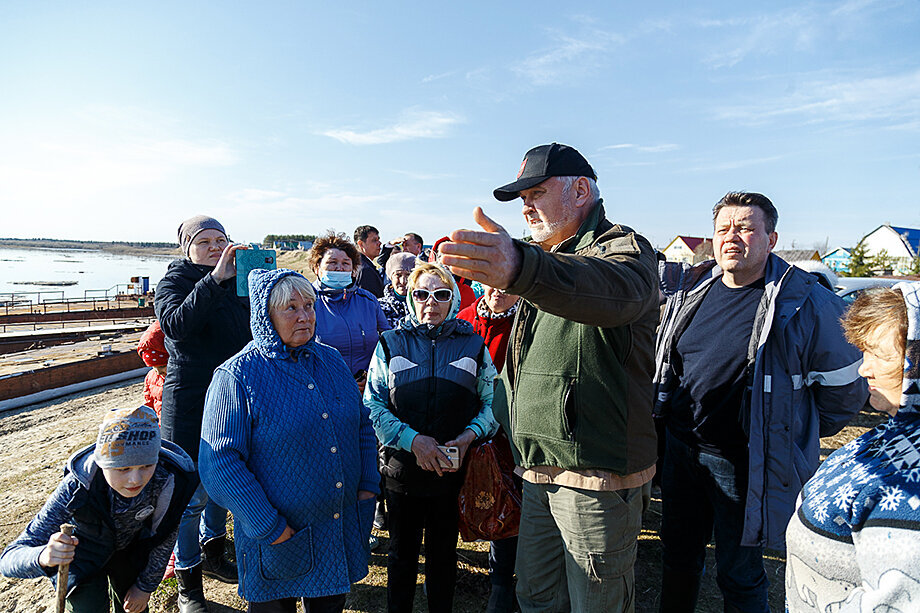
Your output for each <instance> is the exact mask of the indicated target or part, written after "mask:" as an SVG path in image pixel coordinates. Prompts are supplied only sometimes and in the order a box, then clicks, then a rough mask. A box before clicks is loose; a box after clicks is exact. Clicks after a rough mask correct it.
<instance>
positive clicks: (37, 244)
mask: <svg viewBox="0 0 920 613" xmlns="http://www.w3.org/2000/svg"><path fill="white" fill-rule="evenodd" d="M0 247H7V248H9V249H89V250H92V251H105V252H106V253H114V254H116V255H138V256H144V255H148V256H149V255H154V256H172V257H181V256H182V253H181V252H180V251H179V248H178V247H176V246H173V245H169V244H167V243H153V244H145V243H131V242H119V241H112V242H108V243H106V242H102V241H73V240H56V239H45V238H0Z"/></svg>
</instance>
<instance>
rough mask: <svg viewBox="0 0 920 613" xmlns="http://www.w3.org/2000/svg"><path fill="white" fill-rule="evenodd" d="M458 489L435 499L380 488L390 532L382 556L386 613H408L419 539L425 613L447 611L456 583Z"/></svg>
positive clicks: (452, 601)
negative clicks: (422, 548)
mask: <svg viewBox="0 0 920 613" xmlns="http://www.w3.org/2000/svg"><path fill="white" fill-rule="evenodd" d="M458 493H459V484H458V489H457V490H454V489H453V488H452V489H451V491H450V492H448V493H446V494H443V495H439V496H411V495H408V494H399V493H396V492H394V491H392V490H390V489H388V490H386V501H387V511H388V513H389V517H388V518H387V521H388V522H389V529H390V550H389V552H388V554H387V610H388V611H389V613H408V612H410V611H412V601H413V600H414V599H415V584H416V581H417V580H418V556H419V552H420V550H421V546H422V535H423V534H424V540H425V584H426V586H427V589H426V591H427V592H428V610H429V611H431V613H446V612H449V611H450V610H451V609H452V607H453V604H454V584H455V583H456V581H457V535H458V532H459V529H458V527H457V525H458V524H457V522H458V521H459V510H458V508H457V494H458Z"/></svg>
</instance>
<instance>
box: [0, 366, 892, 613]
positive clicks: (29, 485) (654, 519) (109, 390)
mask: <svg viewBox="0 0 920 613" xmlns="http://www.w3.org/2000/svg"><path fill="white" fill-rule="evenodd" d="M142 389H143V384H142V383H141V382H130V383H125V384H119V385H113V386H109V387H106V388H100V389H98V390H93V391H91V392H84V393H81V394H74V395H71V396H67V397H64V398H61V399H59V400H55V401H51V402H47V403H44V404H39V405H33V406H31V407H28V408H25V409H20V410H16V411H10V412H7V413H2V414H0V492H2V495H0V546H5V545H6V544H7V543H9V542H10V541H12V540H13V539H15V538H16V536H18V534H19V533H20V532H21V531H22V529H23V528H24V527H25V525H26V524H27V523H28V521H29V520H30V519H31V518H32V516H33V515H34V514H35V512H36V511H37V510H38V509H39V508H40V507H41V505H42V504H43V503H44V502H45V500H46V498H47V496H48V494H49V493H50V492H51V491H52V490H53V489H54V487H55V486H56V485H57V483H58V481H59V479H60V477H61V468H62V466H63V463H64V462H65V461H66V459H67V458H68V457H69V456H70V455H71V454H72V453H73V452H75V451H76V450H78V449H80V448H82V447H83V446H85V445H88V444H90V443H92V442H93V440H94V439H95V431H96V427H97V425H98V423H99V421H100V420H101V416H102V414H103V413H104V412H105V411H107V410H109V409H112V408H118V407H127V406H133V405H137V404H138V402H139V399H141V397H142ZM880 421H881V418H880V417H879V415H878V414H868V413H863V414H860V415H859V416H857V418H856V419H855V420H854V422H853V424H852V425H851V426H848V427H847V428H846V429H845V430H844V431H843V432H841V433H840V434H838V435H837V436H836V437H833V438H829V439H823V440H822V450H823V452H824V453H825V454H826V453H828V452H829V451H830V450H833V449H836V448H837V447H839V446H841V445H842V444H844V443H845V442H847V441H848V440H850V439H852V438H855V437H856V436H858V435H859V434H861V433H862V432H864V431H865V430H866V429H867V428H869V427H873V426H875V425H876V424H878V423H879V422H880ZM660 518H661V505H660V500H659V499H658V498H657V496H653V500H652V505H651V507H650V509H649V511H648V513H647V514H646V517H645V525H644V528H643V531H642V535H641V537H640V542H639V553H638V560H637V563H636V598H637V607H636V610H637V611H639V612H643V613H651V612H653V611H657V608H658V605H657V598H658V585H659V580H660V572H661V571H660V556H661V547H660V541H659V539H658V526H659V523H660ZM380 536H381V540H382V541H383V543H382V546H381V548H380V549H378V552H377V553H375V554H374V555H373V556H372V560H371V574H370V575H369V576H368V577H367V578H366V579H364V580H363V581H362V582H361V583H360V584H358V585H356V586H354V590H353V592H352V594H351V595H350V596H349V599H348V604H347V609H348V610H349V611H366V612H378V611H384V610H385V609H386V556H385V555H384V554H383V553H382V552H383V551H385V550H386V538H385V536H386V535H385V533H380ZM765 561H766V566H767V572H768V576H769V578H770V582H771V588H770V605H771V609H772V610H775V611H781V610H782V609H783V573H784V572H785V560H784V559H783V557H782V555H779V554H774V553H770V554H768V555H766V556H765ZM707 568H709V569H714V568H715V563H714V559H713V556H712V550H711V549H710V551H709V553H708V562H707ZM486 569H487V544H486V543H464V544H462V545H461V550H460V569H459V574H458V584H457V595H456V603H455V611H457V612H458V613H466V612H474V611H483V610H484V609H485V605H486V600H487V599H488V591H489V580H488V575H487V570H486ZM422 571H423V567H420V575H419V583H422V582H423V581H424V575H423V574H421V573H422ZM205 593H206V595H207V596H208V598H209V600H210V601H211V604H210V610H211V611H212V612H213V613H229V612H241V611H245V610H246V607H245V603H244V602H243V601H242V600H241V599H240V598H239V597H238V596H237V595H236V586H228V585H224V584H221V583H218V582H215V581H211V580H207V579H206V580H205ZM175 599H176V588H175V583H174V580H172V581H168V582H165V583H164V584H162V585H161V586H160V589H159V590H158V591H157V592H156V593H155V594H154V596H153V598H152V599H151V611H152V612H154V613H173V612H175V611H177V608H176V605H175ZM416 610H418V611H425V610H426V607H425V604H424V596H423V594H422V589H421V586H420V587H419V589H418V590H417V592H416ZM721 610H722V603H721V597H720V596H719V592H718V588H717V587H716V585H715V580H714V578H713V577H712V573H711V572H710V573H708V574H707V577H706V579H705V583H704V586H703V592H702V594H701V597H700V605H699V607H698V611H701V612H709V611H712V612H716V611H721ZM0 611H10V612H12V611H16V612H22V611H35V612H37V613H51V612H53V611H54V603H53V593H52V590H51V583H50V582H49V581H47V580H45V579H33V580H22V579H7V578H2V577H0Z"/></svg>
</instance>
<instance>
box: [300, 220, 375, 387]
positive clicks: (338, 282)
mask: <svg viewBox="0 0 920 613" xmlns="http://www.w3.org/2000/svg"><path fill="white" fill-rule="evenodd" d="M360 262H361V256H360V255H359V254H358V250H357V249H356V248H355V246H354V245H353V244H352V243H351V241H349V240H348V239H347V238H346V237H345V235H344V234H332V233H329V234H327V235H326V236H322V237H320V238H318V239H317V240H316V242H315V243H313V248H312V249H311V250H310V260H309V265H310V268H311V269H313V272H314V274H315V275H316V281H314V282H313V289H314V290H315V291H316V339H317V340H318V341H320V342H321V343H323V344H326V345H330V346H332V347H335V348H336V349H338V350H339V353H341V354H342V357H343V358H345V363H346V364H347V365H348V368H349V369H350V370H351V374H352V375H353V376H354V377H355V380H356V381H357V382H358V387H359V388H361V391H362V392H363V391H364V385H365V383H366V382H367V365H368V364H369V363H370V361H371V356H372V355H373V354H374V347H376V346H377V339H378V338H379V336H380V332H383V331H384V330H389V329H390V324H388V323H387V320H386V317H384V315H383V311H382V310H381V309H380V304H379V303H378V302H377V298H375V297H374V295H373V294H371V293H370V292H368V291H367V290H364V289H361V288H360V287H358V286H356V285H355V272H356V271H357V269H358V266H359V264H360Z"/></svg>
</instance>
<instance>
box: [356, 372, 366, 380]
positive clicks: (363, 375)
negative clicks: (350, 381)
mask: <svg viewBox="0 0 920 613" xmlns="http://www.w3.org/2000/svg"><path fill="white" fill-rule="evenodd" d="M366 377H367V371H366V370H359V371H358V372H356V373H355V381H360V380H361V379H364V378H366Z"/></svg>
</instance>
